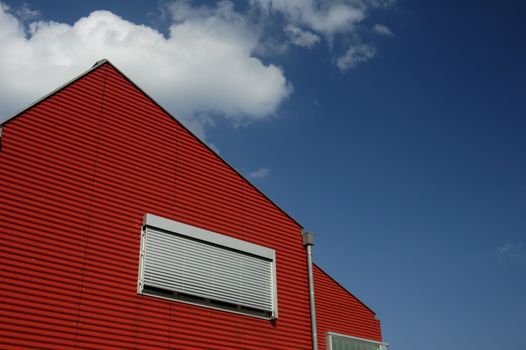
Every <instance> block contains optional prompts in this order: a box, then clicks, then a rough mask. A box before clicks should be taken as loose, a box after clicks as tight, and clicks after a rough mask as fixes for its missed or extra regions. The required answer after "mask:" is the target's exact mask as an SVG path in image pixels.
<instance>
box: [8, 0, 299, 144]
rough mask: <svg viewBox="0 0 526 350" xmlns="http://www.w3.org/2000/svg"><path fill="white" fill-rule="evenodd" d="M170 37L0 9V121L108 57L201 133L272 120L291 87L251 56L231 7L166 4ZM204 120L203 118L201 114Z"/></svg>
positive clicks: (116, 21) (253, 39) (249, 36)
mask: <svg viewBox="0 0 526 350" xmlns="http://www.w3.org/2000/svg"><path fill="white" fill-rule="evenodd" d="M169 9H170V12H171V14H172V15H173V18H174V20H175V22H174V23H173V24H172V25H171V26H170V29H169V34H168V35H167V36H163V34H161V33H160V32H158V31H157V30H155V29H153V28H151V27H148V26H145V25H138V24H135V23H132V22H129V21H127V20H124V19H122V18H121V17H119V16H117V15H115V14H113V13H111V12H108V11H95V12H92V13H91V14H89V15H88V16H87V17H83V18H80V19H79V20H78V21H77V22H75V23H74V24H73V25H69V24H65V23H57V22H52V21H38V22H33V23H30V24H29V25H28V27H29V28H30V29H29V33H26V30H25V29H24V26H23V23H22V19H20V18H18V17H17V16H16V14H13V13H11V12H9V10H8V9H7V8H6V6H5V5H3V6H2V7H1V9H0V48H1V51H0V115H1V117H0V121H1V120H5V119H6V118H7V117H9V116H10V114H12V113H13V112H15V110H17V109H20V108H21V107H23V106H25V105H27V104H29V103H31V102H32V101H33V100H35V99H37V98H38V97H40V96H42V95H43V94H45V93H47V92H49V91H51V90H53V89H54V88H56V87H57V86H58V85H60V84H61V83H64V82H65V81H68V80H70V79H71V78H72V77H74V76H75V75H77V74H79V73H81V72H83V71H85V70H86V69H87V68H89V67H91V66H92V65H93V63H94V62H95V61H97V60H99V59H101V58H108V59H109V60H110V61H111V62H113V63H114V64H115V65H116V66H117V67H119V68H120V69H122V71H123V72H124V73H125V74H127V75H128V76H129V77H130V78H131V79H132V80H134V81H135V82H136V83H137V84H138V85H139V86H141V87H143V88H144V89H145V91H146V92H148V93H149V94H151V95H152V97H154V98H155V99H156V100H158V101H159V102H160V103H161V105H163V106H165V107H166V108H167V109H168V110H170V111H171V112H172V113H173V114H174V115H175V116H177V117H178V118H179V119H183V120H186V122H187V124H190V127H191V128H193V129H194V130H196V131H197V132H198V133H199V134H200V135H201V136H203V135H204V129H205V128H206V126H207V125H211V124H213V121H211V119H210V118H212V116H217V115H222V116H224V117H226V118H229V119H230V120H232V121H233V122H234V123H246V122H250V121H253V120H258V119H264V118H267V117H269V116H271V115H273V114H274V113H275V112H276V110H277V108H278V107H279V105H280V103H281V102H282V101H283V100H284V99H286V98H287V96H289V94H290V93H291V91H292V87H291V85H290V83H289V82H287V79H286V78H285V76H284V73H283V71H282V70H281V69H280V68H279V67H277V66H275V65H272V64H264V63H263V62H262V61H260V60H259V59H257V58H256V57H254V56H253V51H254V50H255V48H256V47H257V46H258V42H259V37H258V35H257V33H255V32H254V31H253V30H251V28H250V27H249V26H248V25H247V23H246V22H245V19H244V18H243V16H241V15H240V14H239V13H237V12H236V11H234V9H233V5H232V4H231V3H230V2H221V3H218V5H217V7H214V8H208V7H200V8H193V7H191V6H190V5H188V3H187V2H175V3H174V4H172V5H171V6H170V7H169ZM203 116H206V117H203Z"/></svg>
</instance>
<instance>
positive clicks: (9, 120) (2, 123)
mask: <svg viewBox="0 0 526 350" xmlns="http://www.w3.org/2000/svg"><path fill="white" fill-rule="evenodd" d="M104 63H109V64H111V63H110V61H108V60H107V59H105V58H104V59H102V60H99V61H97V62H95V64H94V65H93V66H92V67H91V68H90V69H88V70H86V71H84V72H82V73H80V74H79V75H77V76H76V77H75V78H73V79H71V80H69V81H68V82H66V83H64V84H62V85H60V86H59V87H58V88H56V89H55V90H53V91H51V92H49V93H47V94H45V95H44V96H42V97H40V98H39V99H38V100H36V101H34V102H33V103H31V104H29V105H28V106H26V107H24V108H23V109H21V110H19V111H18V112H16V113H15V114H13V115H12V116H11V117H9V118H8V119H6V120H5V121H3V122H1V123H0V127H2V126H6V125H7V124H8V123H9V122H11V121H13V120H14V119H16V118H17V117H18V116H20V115H21V114H23V113H25V112H26V111H28V110H29V109H31V108H33V107H35V106H36V105H38V104H39V103H40V102H43V101H44V100H46V99H47V98H48V97H51V96H53V95H54V94H56V93H58V92H60V91H61V90H63V89H64V88H66V87H68V86H69V85H71V84H73V83H74V82H76V81H77V80H79V79H80V78H82V77H84V76H85V75H87V74H89V73H91V72H92V71H94V70H95V69H97V68H99V67H100V66H102V65H103V64H104ZM111 65H112V64H111ZM112 66H113V65H112Z"/></svg>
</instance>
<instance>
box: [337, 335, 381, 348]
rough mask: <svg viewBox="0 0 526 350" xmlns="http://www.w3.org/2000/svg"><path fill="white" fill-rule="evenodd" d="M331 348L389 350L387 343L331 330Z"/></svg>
mask: <svg viewBox="0 0 526 350" xmlns="http://www.w3.org/2000/svg"><path fill="white" fill-rule="evenodd" d="M327 338H328V339H327V342H328V344H329V350H387V344H386V343H381V342H377V341H372V340H367V339H362V338H357V337H351V336H348V335H343V334H338V333H332V332H329V333H328V334H327Z"/></svg>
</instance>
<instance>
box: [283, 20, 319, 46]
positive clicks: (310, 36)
mask: <svg viewBox="0 0 526 350" xmlns="http://www.w3.org/2000/svg"><path fill="white" fill-rule="evenodd" d="M284 30H285V33H287V36H288V37H289V40H290V42H291V43H292V44H294V45H297V46H302V47H307V48H311V47H313V46H314V45H316V44H317V43H318V42H319V41H320V37H319V36H317V35H316V34H314V33H312V32H309V31H306V30H302V29H300V28H298V27H296V26H293V25H288V26H286V27H285V29H284Z"/></svg>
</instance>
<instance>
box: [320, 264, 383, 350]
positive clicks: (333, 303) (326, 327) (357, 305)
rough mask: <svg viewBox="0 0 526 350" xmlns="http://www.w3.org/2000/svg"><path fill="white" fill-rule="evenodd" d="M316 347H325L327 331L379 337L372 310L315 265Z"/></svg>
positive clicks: (379, 330) (377, 321) (377, 324)
mask: <svg viewBox="0 0 526 350" xmlns="http://www.w3.org/2000/svg"><path fill="white" fill-rule="evenodd" d="M313 267H314V271H313V272H314V290H315V291H316V294H315V298H316V321H317V328H318V329H317V330H318V347H319V349H326V348H327V332H335V333H340V334H344V335H349V336H353V337H359V338H364V339H370V340H375V341H382V334H381V329H380V321H379V320H377V319H376V316H375V313H374V312H373V311H371V310H370V309H369V308H368V307H367V306H365V305H364V304H363V303H362V302H361V301H360V300H358V299H357V298H356V297H355V296H354V295H352V294H351V293H349V292H348V291H347V290H346V289H344V288H343V287H342V286H340V285H339V284H338V283H337V282H336V281H335V280H333V279H332V278H331V277H330V276H329V275H327V274H326V273H325V272H324V271H323V270H322V269H320V268H319V267H318V266H316V265H314V266H313Z"/></svg>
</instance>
